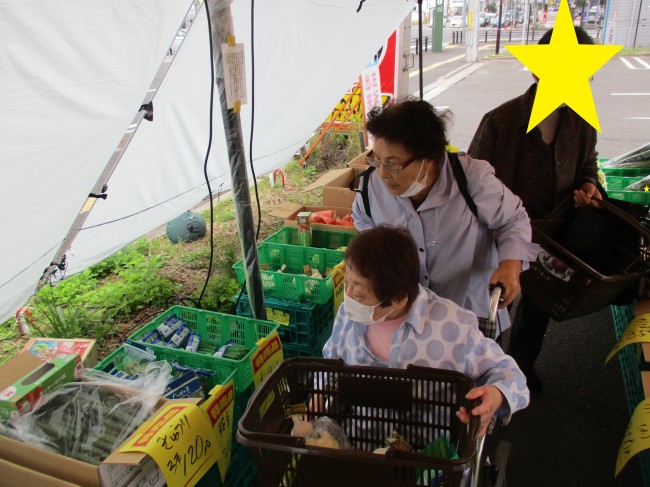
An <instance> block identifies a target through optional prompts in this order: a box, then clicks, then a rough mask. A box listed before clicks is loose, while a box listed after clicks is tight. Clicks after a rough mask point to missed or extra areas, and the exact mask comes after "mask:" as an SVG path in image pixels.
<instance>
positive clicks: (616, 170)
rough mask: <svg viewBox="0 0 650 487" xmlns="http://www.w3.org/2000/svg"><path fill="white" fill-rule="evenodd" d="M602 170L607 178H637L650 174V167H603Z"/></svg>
mask: <svg viewBox="0 0 650 487" xmlns="http://www.w3.org/2000/svg"><path fill="white" fill-rule="evenodd" d="M600 170H601V171H603V173H604V174H605V177H606V178H609V177H624V178H637V177H643V176H647V175H648V174H650V167H601V168H600Z"/></svg>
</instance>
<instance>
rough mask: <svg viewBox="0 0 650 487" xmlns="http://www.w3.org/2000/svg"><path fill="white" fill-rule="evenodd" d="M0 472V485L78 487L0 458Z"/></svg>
mask: <svg viewBox="0 0 650 487" xmlns="http://www.w3.org/2000/svg"><path fill="white" fill-rule="evenodd" d="M0 472H2V480H0V485H16V486H19V485H26V486H35V485H38V487H80V486H79V484H72V483H70V482H66V481H65V480H61V479H57V478H54V477H50V476H49V475H45V474H42V473H40V472H35V471H34V470H30V469H29V468H25V467H23V466H21V465H15V464H13V463H11V462H7V461H5V460H2V459H1V458H0Z"/></svg>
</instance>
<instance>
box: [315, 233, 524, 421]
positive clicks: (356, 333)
mask: <svg viewBox="0 0 650 487" xmlns="http://www.w3.org/2000/svg"><path fill="white" fill-rule="evenodd" d="M345 260H346V270H345V298H344V302H343V304H342V305H341V306H340V307H339V311H338V314H337V315H336V320H335V322H334V329H333V330H332V336H331V337H330V339H329V340H328V341H327V343H326V344H325V347H324V348H323V355H324V356H325V357H326V358H335V359H342V360H343V361H344V362H345V363H347V364H350V365H369V366H374V367H395V368H406V366H407V365H409V364H415V365H420V366H425V367H435V368H440V369H450V370H456V371H459V372H462V373H464V374H466V375H468V376H470V377H472V378H473V379H474V380H476V381H477V384H479V386H478V387H476V388H474V389H472V390H471V391H470V392H469V393H468V394H467V397H468V398H469V399H478V400H479V401H480V403H481V404H480V405H479V406H477V407H476V408H474V409H473V410H472V411H465V410H464V408H460V410H459V411H458V412H457V413H456V415H457V416H458V417H459V419H460V420H461V421H463V422H465V423H467V422H469V415H470V414H473V415H477V416H478V415H480V416H481V426H482V428H481V433H484V432H485V430H486V429H487V426H488V424H489V422H490V420H491V418H492V416H493V415H495V414H497V415H498V416H499V417H501V419H502V420H503V421H504V422H505V423H507V422H508V421H509V420H510V416H511V415H512V413H514V412H515V411H518V410H520V409H523V408H525V407H526V406H527V405H528V402H529V399H530V394H529V391H528V388H527V387H526V378H525V376H524V374H523V373H522V372H521V370H520V369H519V367H518V366H517V364H516V362H515V361H514V360H513V359H512V357H510V356H508V355H506V354H505V353H504V352H503V350H502V349H501V347H500V346H499V345H498V344H497V343H496V342H494V341H493V340H490V339H488V338H486V337H485V336H484V335H483V334H482V333H481V332H480V331H479V329H478V322H477V319H476V315H475V314H474V313H472V312H471V311H468V310H466V309H463V308H461V307H459V306H458V305H456V304H454V303H453V302H452V301H450V300H448V299H444V298H441V297H439V296H438V295H436V294H435V293H434V292H433V291H431V290H430V289H425V288H424V287H422V286H421V285H420V284H419V267H420V264H419V258H418V255H417V249H416V246H415V243H414V241H413V239H412V238H411V236H410V235H409V234H408V233H407V232H406V231H404V230H402V229H398V228H392V227H386V226H380V227H376V228H373V229H371V230H366V231H365V232H363V233H361V234H359V235H358V236H357V237H355V238H354V239H353V240H352V241H351V242H350V244H349V246H348V248H347V250H346V252H345Z"/></svg>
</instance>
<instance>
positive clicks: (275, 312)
mask: <svg viewBox="0 0 650 487" xmlns="http://www.w3.org/2000/svg"><path fill="white" fill-rule="evenodd" d="M266 319H267V320H269V321H275V322H276V323H279V324H280V325H284V326H289V323H290V322H291V316H289V313H285V312H284V311H281V310H279V309H273V308H269V307H268V306H267V307H266Z"/></svg>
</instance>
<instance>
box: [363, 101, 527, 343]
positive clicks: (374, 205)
mask: <svg viewBox="0 0 650 487" xmlns="http://www.w3.org/2000/svg"><path fill="white" fill-rule="evenodd" d="M366 126H367V129H368V132H370V134H372V135H373V137H374V142H373V149H372V151H371V152H370V153H369V154H368V156H367V159H368V162H369V164H370V165H371V166H374V167H375V168H376V169H375V170H374V171H373V172H372V173H371V174H370V177H369V178H368V180H367V185H366V187H365V188H364V187H363V183H362V192H361V194H358V195H357V197H356V199H355V201H354V205H353V208H352V215H353V219H354V224H355V226H356V227H357V228H358V229H359V230H360V231H364V230H367V229H369V228H372V227H374V226H376V225H381V224H387V225H394V226H398V227H402V228H405V229H406V230H408V231H409V233H410V234H411V236H412V237H413V239H414V240H415V243H416V246H417V250H418V256H419V263H420V265H419V269H420V284H421V285H422V287H424V288H428V289H431V290H433V291H434V292H435V293H436V294H438V295H439V296H441V297H444V298H447V299H451V300H452V301H454V302H455V303H456V304H458V305H459V306H462V307H464V308H467V309H470V310H471V311H473V312H474V313H476V314H477V315H478V316H480V317H487V316H488V311H489V301H490V295H489V294H490V292H489V288H490V285H493V284H496V283H501V284H502V285H503V286H504V288H505V291H504V293H503V295H502V298H503V302H502V304H501V307H502V309H501V310H500V312H499V328H500V329H501V330H505V329H506V328H508V327H509V326H510V319H509V316H508V313H507V310H506V309H504V308H505V307H506V306H507V305H508V304H510V303H511V302H512V301H513V300H514V299H515V298H516V297H517V295H518V294H519V292H520V289H521V287H520V284H519V274H520V273H521V271H522V269H525V268H526V267H527V265H528V261H530V260H534V259H535V258H536V257H537V248H538V246H537V245H536V244H533V243H531V227H530V221H529V219H528V215H527V213H526V210H525V209H524V207H523V205H522V203H521V200H520V199H519V198H518V197H517V196H515V195H514V194H513V193H512V192H511V191H510V190H509V189H508V188H507V187H506V186H505V185H504V184H503V183H502V182H501V181H500V180H499V179H497V178H496V177H495V175H494V169H493V168H492V166H490V164H489V163H487V162H486V161H481V160H475V159H472V158H470V157H468V156H467V155H465V154H462V153H459V154H454V153H449V152H447V151H446V150H445V148H446V147H447V145H448V141H447V137H446V129H445V121H444V118H443V117H442V116H441V115H439V114H438V113H437V112H436V111H435V110H434V108H433V107H432V106H431V105H430V104H429V103H427V102H425V101H420V100H411V99H407V100H404V101H400V102H397V103H394V104H392V105H389V106H387V107H385V108H376V109H373V110H372V111H371V113H370V114H369V116H368V121H367V124H366ZM463 180H464V181H463ZM463 192H465V194H463ZM363 193H365V195H366V196H367V202H368V205H366V204H364V199H366V198H364V196H363Z"/></svg>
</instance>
